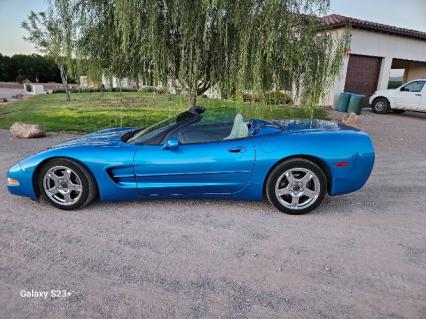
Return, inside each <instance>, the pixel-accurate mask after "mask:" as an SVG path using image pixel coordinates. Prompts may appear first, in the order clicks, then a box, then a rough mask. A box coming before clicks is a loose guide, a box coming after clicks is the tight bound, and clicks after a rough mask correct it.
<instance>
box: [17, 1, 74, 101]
mask: <svg viewBox="0 0 426 319" xmlns="http://www.w3.org/2000/svg"><path fill="white" fill-rule="evenodd" d="M68 2H69V1H67V0H57V1H55V2H51V3H50V5H49V8H48V10H47V11H46V12H39V13H35V12H33V11H31V14H30V15H29V16H28V20H27V21H24V22H23V23H22V27H23V28H24V29H25V30H26V31H27V32H28V37H25V39H26V40H28V41H31V42H32V43H33V44H34V45H35V47H36V49H37V50H38V51H40V52H41V53H43V54H45V55H46V56H48V57H50V58H51V59H53V60H54V61H55V63H56V64H57V66H58V68H59V71H60V75H61V80H62V83H63V85H64V90H65V92H66V94H67V100H68V101H70V100H71V97H70V89H69V86H68V73H69V72H70V70H71V69H72V62H73V59H72V51H73V31H74V30H75V28H74V25H73V14H72V11H71V9H70V6H69V3H68Z"/></svg>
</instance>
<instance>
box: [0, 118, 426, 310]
mask: <svg viewBox="0 0 426 319" xmlns="http://www.w3.org/2000/svg"><path fill="white" fill-rule="evenodd" d="M365 113H366V115H364V116H362V119H361V127H362V128H363V129H365V130H366V131H368V132H369V133H370V134H371V136H372V138H373V140H374V143H375V146H376V152H377V161H376V166H375V169H374V172H373V175H372V177H371V178H370V180H369V182H368V183H367V185H366V186H365V187H364V188H363V189H362V190H361V191H359V192H356V193H353V194H349V195H345V196H341V197H335V198H327V199H326V200H325V202H324V204H323V205H322V206H321V207H320V208H319V209H317V210H316V211H314V212H313V213H311V214H308V215H304V216H289V215H284V214H281V213H279V212H278V211H276V210H275V209H273V208H272V207H270V206H269V205H267V204H265V203H248V202H225V201H182V202H181V201H162V202H157V201H145V202H124V203H95V204H94V205H91V206H89V207H87V208H86V209H84V210H81V211H76V212H65V211H60V210H56V209H53V208H51V207H50V206H48V205H47V204H46V203H40V204H39V203H36V202H33V201H31V200H30V199H26V198H18V197H13V196H11V195H9V194H8V193H7V190H6V189H5V187H1V188H0V309H1V314H0V317H2V318H24V317H31V318H65V317H68V318H71V317H75V318H147V317H150V318H151V317H152V318H173V317H178V318H182V317H190V318H212V317H214V318H218V317H221V318H246V317H249V318H426V114H415V113H409V112H407V113H406V114H403V115H396V114H390V115H385V116H380V115H374V114H371V113H370V112H369V111H365ZM70 137H71V136H70V135H50V136H48V137H47V138H44V139H40V140H15V139H12V138H10V137H9V133H8V131H5V130H0V174H1V176H5V174H6V171H7V168H8V167H9V166H10V165H12V164H14V163H15V162H16V161H18V160H19V159H20V158H22V157H23V156H25V155H28V154H31V153H33V152H36V151H39V150H42V149H44V148H46V147H48V146H49V145H51V144H54V143H58V142H60V141H63V140H66V139H69V138H70ZM23 289H25V290H31V289H33V290H46V291H50V290H51V289H66V290H70V291H72V295H71V296H69V297H64V298H50V297H48V298H47V299H43V298H22V297H20V291H21V290H23Z"/></svg>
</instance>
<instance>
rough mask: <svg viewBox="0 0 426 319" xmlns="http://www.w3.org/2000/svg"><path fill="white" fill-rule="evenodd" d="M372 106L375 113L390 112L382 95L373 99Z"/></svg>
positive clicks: (387, 102)
mask: <svg viewBox="0 0 426 319" xmlns="http://www.w3.org/2000/svg"><path fill="white" fill-rule="evenodd" d="M372 108H373V112H374V113H377V114H387V113H389V112H390V105H389V101H388V100H387V99H385V98H384V97H379V98H377V99H375V100H374V102H373V105H372Z"/></svg>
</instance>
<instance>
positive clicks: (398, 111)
mask: <svg viewBox="0 0 426 319" xmlns="http://www.w3.org/2000/svg"><path fill="white" fill-rule="evenodd" d="M392 112H394V113H396V114H402V113H404V112H405V110H397V109H392Z"/></svg>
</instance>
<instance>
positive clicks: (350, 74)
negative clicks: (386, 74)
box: [345, 55, 382, 106]
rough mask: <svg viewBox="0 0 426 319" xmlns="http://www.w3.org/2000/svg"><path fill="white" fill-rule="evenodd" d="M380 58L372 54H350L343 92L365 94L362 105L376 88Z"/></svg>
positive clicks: (366, 103)
mask: <svg viewBox="0 0 426 319" xmlns="http://www.w3.org/2000/svg"><path fill="white" fill-rule="evenodd" d="M381 62H382V59H381V58H378V57H372V56H364V55H351V56H350V57H349V63H348V71H347V75H346V82H345V92H351V93H358V94H362V95H365V100H364V106H368V99H369V98H370V96H371V95H373V93H374V92H375V91H376V90H377V83H378V81H379V74H380V66H381Z"/></svg>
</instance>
